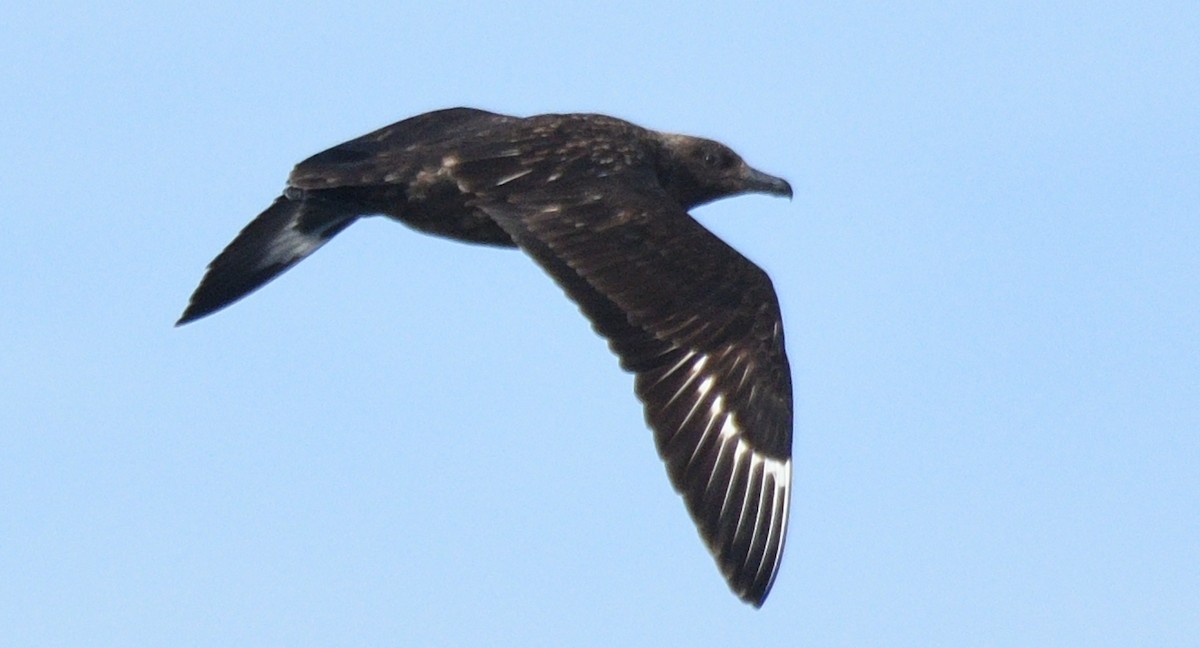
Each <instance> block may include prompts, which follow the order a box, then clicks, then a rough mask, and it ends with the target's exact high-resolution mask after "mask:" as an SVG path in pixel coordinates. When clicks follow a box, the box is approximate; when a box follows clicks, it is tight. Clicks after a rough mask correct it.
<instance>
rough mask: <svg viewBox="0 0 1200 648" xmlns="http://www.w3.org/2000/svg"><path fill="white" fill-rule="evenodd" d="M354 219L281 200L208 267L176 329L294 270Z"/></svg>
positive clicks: (313, 202) (333, 206)
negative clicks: (293, 268)
mask: <svg viewBox="0 0 1200 648" xmlns="http://www.w3.org/2000/svg"><path fill="white" fill-rule="evenodd" d="M357 218H358V214H356V213H354V212H353V211H349V210H347V208H346V206H345V205H344V204H341V203H339V202H337V201H328V200H323V199H321V198H309V197H305V196H297V197H296V198H295V199H293V198H290V197H288V195H286V194H285V195H283V196H280V197H278V198H276V199H275V202H274V203H272V204H271V206H270V207H268V208H267V209H266V211H264V212H263V213H261V214H259V215H258V216H257V217H255V219H254V220H252V221H250V224H248V225H246V227H244V228H242V231H241V232H239V233H238V235H237V236H236V237H234V239H233V241H231V242H230V243H229V245H227V246H225V249H224V250H222V251H221V253H220V254H218V255H217V257H216V258H215V259H213V260H212V263H209V264H208V271H207V272H205V273H204V278H203V279H201V280H200V286H199V287H197V288H196V292H194V293H192V297H191V299H189V300H188V305H187V309H185V310H184V311H183V315H182V316H180V318H179V321H178V322H176V323H175V325H176V326H180V325H182V324H187V323H188V322H191V321H193V320H196V319H199V318H201V317H204V316H205V315H208V314H210V313H212V312H214V311H217V310H220V309H222V308H225V307H226V306H228V305H229V304H232V303H233V302H235V301H237V300H239V299H241V298H242V297H245V296H246V295H248V294H250V293H251V292H254V291H255V290H257V289H258V288H261V287H262V286H263V285H264V284H266V283H267V282H268V281H270V280H272V279H274V278H275V277H277V276H279V275H280V274H281V273H282V272H283V271H285V270H287V269H288V268H290V267H292V266H294V265H296V264H297V263H299V262H300V261H302V260H304V258H305V257H307V256H308V255H310V254H312V253H313V252H315V251H316V250H317V248H319V247H321V246H322V245H325V243H326V242H327V241H329V239H331V238H333V237H334V236H336V235H337V233H338V232H340V231H342V230H344V229H346V228H347V227H349V226H350V224H351V223H353V222H354V221H355V220H356V219H357Z"/></svg>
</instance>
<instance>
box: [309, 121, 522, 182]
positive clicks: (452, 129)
mask: <svg viewBox="0 0 1200 648" xmlns="http://www.w3.org/2000/svg"><path fill="white" fill-rule="evenodd" d="M518 121H519V120H518V119H517V118H515V117H509V116H507V115H499V114H496V113H492V112H488V111H486V110H477V109H475V108H447V109H445V110H435V111H433V112H429V113H425V114H422V115H417V116H416V117H410V118H408V119H405V120H403V121H399V122H396V123H395V124H392V125H390V126H384V127H383V128H380V129H379V130H376V131H372V132H370V133H367V134H366V135H363V136H361V137H356V138H354V139H352V140H350V141H348V142H343V143H342V144H338V145H337V146H335V147H333V148H330V149H326V150H324V151H321V152H320V153H317V154H316V155H313V156H311V157H309V158H308V159H306V160H304V161H303V162H300V163H299V164H297V165H296V167H295V168H294V169H292V173H291V175H290V176H289V177H288V184H289V185H290V186H293V187H297V188H300V189H328V188H332V187H344V186H358V185H370V184H381V183H388V182H391V180H390V179H389V176H392V177H394V178H402V179H404V180H405V181H408V180H410V179H411V175H412V173H415V169H416V168H419V166H420V165H422V164H425V163H427V162H429V161H430V160H429V159H428V158H429V153H430V152H431V151H437V150H440V149H442V148H445V147H446V144H447V143H448V142H464V141H471V140H473V139H479V138H482V137H484V136H485V135H486V134H487V133H489V132H490V131H493V130H494V129H497V128H503V127H505V126H507V125H510V124H512V123H515V122H518ZM485 139H486V138H485ZM434 161H435V162H436V161H438V160H436V159H435V160H434Z"/></svg>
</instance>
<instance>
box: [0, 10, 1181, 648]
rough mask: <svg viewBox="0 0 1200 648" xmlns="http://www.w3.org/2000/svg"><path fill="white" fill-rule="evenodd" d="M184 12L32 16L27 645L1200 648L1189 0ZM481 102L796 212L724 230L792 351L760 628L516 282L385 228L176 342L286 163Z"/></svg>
mask: <svg viewBox="0 0 1200 648" xmlns="http://www.w3.org/2000/svg"><path fill="white" fill-rule="evenodd" d="M172 4H173V3H164V4H163V5H161V6H158V7H156V8H147V7H146V6H144V3H131V4H122V3H107V4H99V3H96V4H74V3H54V2H46V3H38V5H37V6H36V7H32V6H30V7H22V8H18V9H13V10H11V11H10V12H9V16H8V18H7V19H6V20H5V21H3V24H2V25H0V80H2V81H3V87H4V95H5V99H4V101H3V102H0V142H2V143H3V153H2V154H0V188H2V189H3V192H4V196H5V198H6V209H5V212H6V214H7V215H6V216H5V217H4V221H3V222H4V224H5V227H4V237H5V240H6V243H7V244H6V245H5V251H4V253H3V255H0V294H2V295H3V301H4V316H3V317H0V342H2V343H3V346H4V349H5V351H4V353H3V357H2V358H0V380H2V384H3V385H4V388H3V390H0V511H2V515H0V573H3V574H4V576H3V577H2V578H0V644H4V645H13V646H17V645H20V646H33V645H37V646H79V645H88V646H109V645H112V646H116V645H122V646H128V645H181V646H183V645H195V646H229V645H243V646H266V645H281V646H282V645H286V646H302V645H313V646H329V645H478V644H486V645H505V644H507V645H581V646H588V645H592V646H614V645H625V646H641V645H645V646H659V645H690V646H707V645H714V646H715V645H731V644H733V643H735V642H736V643H738V644H739V645H787V646H791V645H795V646H808V645H811V646H838V645H844V646H860V645H980V644H982V645H1022V646H1024V645H1133V644H1140V645H1183V644H1186V643H1189V642H1190V641H1194V639H1195V637H1196V636H1198V635H1200V617H1198V616H1197V614H1196V611H1197V610H1198V609H1200V542H1198V538H1200V435H1198V434H1197V432H1198V431H1200V336H1198V335H1197V332H1198V331H1200V298H1198V292H1200V291H1198V288H1200V281H1198V277H1200V261H1198V258H1200V257H1198V254H1197V250H1198V249H1200V109H1198V105H1200V40H1198V39H1197V38H1196V34H1197V33H1200V8H1198V7H1197V6H1196V4H1195V3H1187V2H1178V3H1166V2H1164V3H1106V2H1089V3H1082V2H1067V3H1056V4H1054V6H1053V7H1047V6H1045V5H1044V3H1025V2H1014V3H1003V4H1002V5H1000V6H996V7H990V8H978V7H970V6H968V5H967V4H966V3H863V4H859V5H856V6H854V7H851V8H847V7H845V6H843V4H842V3H820V4H811V3H803V4H802V3H794V4H790V5H785V4H784V3H776V4H766V3H762V4H755V3H728V4H716V3H707V4H705V3H700V4H697V5H694V6H693V7H692V8H689V9H686V10H681V9H679V8H678V6H675V5H669V4H665V3H648V4H638V5H632V4H631V5H626V6H620V5H616V4H610V5H605V6H603V7H580V6H577V5H575V4H572V3H546V4H539V3H529V4H521V5H518V6H502V5H501V4H499V3H497V4H495V5H494V6H493V5H473V4H469V3H411V4H413V5H414V6H412V7H409V8H404V7H402V6H400V3H374V4H363V5H361V6H359V7H355V8H347V7H346V6H345V5H344V3H336V4H335V3H331V4H329V5H328V6H325V7H312V8H307V7H306V8H300V7H297V6H295V3H274V4H268V3H223V2H213V3H207V4H204V5H200V6H194V5H191V4H188V5H184V4H183V3H179V4H178V5H177V6H172ZM454 105H470V106H476V107H480V108H487V109H491V110H496V111H501V112H509V113H513V114H533V113H539V112H569V111H596V112H605V113H610V114H614V115H617V116H621V117H624V118H627V119H630V120H632V121H635V122H637V123H640V124H643V125H645V126H649V127H652V128H658V129H663V130H671V131H677V132H685V133H690V134H696V135H704V136H708V137H713V138H715V139H719V140H721V141H724V142H726V143H728V144H730V145H731V146H733V147H734V148H735V149H736V150H737V151H739V152H740V153H741V154H743V156H745V157H746V158H747V160H748V161H750V162H751V164H753V165H755V166H757V167H759V168H761V169H763V170H766V171H768V172H771V173H776V174H779V175H783V176H785V177H787V178H788V179H790V180H791V182H792V184H793V186H794V187H795V188H796V198H795V200H793V201H791V202H790V203H789V202H788V201H786V200H778V199H771V198H767V197H761V196H748V197H743V198H737V199H733V200H726V201H723V202H720V203H716V204H713V205H710V206H706V207H703V208H701V209H699V210H698V211H697V212H696V213H697V216H698V217H699V218H700V220H702V221H703V222H704V223H705V224H706V225H707V226H709V227H710V228H711V229H713V230H714V231H715V232H717V233H718V234H720V235H721V236H722V237H724V238H725V239H726V240H727V241H729V242H730V243H731V244H733V245H734V246H735V247H737V248H738V249H740V250H741V251H742V252H743V253H744V254H745V255H747V256H748V257H750V258H751V259H753V260H754V261H756V262H757V263H758V264H760V265H761V266H762V267H763V268H764V269H766V270H767V271H768V272H769V273H771V275H772V277H773V278H774V282H775V286H776V288H777V290H778V292H779V298H780V303H781V306H782V309H783V313H784V317H785V325H786V329H787V335H788V349H789V353H790V356H791V360H792V369H793V378H794V381H795V385H796V410H797V413H796V428H795V433H796V440H795V448H794V450H795V486H794V488H795V491H794V496H793V501H792V512H791V513H792V515H791V520H792V527H791V534H790V537H789V541H788V547H787V553H786V555H785V558H784V563H783V567H782V569H781V571H780V574H779V576H778V580H777V581H776V584H775V589H774V591H773V592H772V594H771V597H770V599H768V601H767V603H766V605H765V607H764V608H763V609H762V610H758V611H755V610H753V609H751V608H749V607H747V606H745V605H742V604H741V603H739V602H738V601H737V600H736V599H735V598H734V597H733V596H732V595H731V594H730V593H729V592H728V591H727V589H726V588H725V585H724V583H723V582H722V580H721V578H720V576H719V574H718V573H717V570H716V568H715V567H714V565H713V563H712V561H711V560H710V558H709V557H708V555H707V554H706V552H705V550H704V548H703V546H702V544H701V543H700V541H699V539H698V536H697V535H696V533H695V530H694V529H693V527H692V525H691V522H690V520H689V519H688V517H687V514H686V513H685V511H684V508H683V505H682V503H681V501H680V500H679V498H678V497H677V496H676V495H675V494H674V493H673V492H672V490H671V488H670V486H669V484H668V482H667V479H666V475H665V472H664V470H663V468H662V466H661V463H660V462H659V460H658V458H657V456H656V455H655V453H654V449H653V442H652V438H651V435H650V433H649V431H647V430H646V428H645V425H644V423H643V421H642V415H641V411H640V407H639V405H638V403H637V401H636V400H635V398H634V396H633V393H632V378H631V377H630V376H628V375H626V374H624V373H622V372H621V371H620V370H619V369H618V367H617V363H616V360H615V358H614V357H612V356H611V354H610V353H609V352H608V350H607V348H606V346H605V344H604V343H603V342H602V341H601V340H600V339H599V338H598V337H596V336H595V335H594V334H593V333H592V331H591V330H590V327H589V326H588V325H587V323H586V322H585V321H584V319H583V318H582V317H581V316H580V315H579V313H578V312H577V310H576V309H575V307H574V306H573V305H572V304H571V303H570V302H569V301H568V300H566V299H565V298H564V297H563V296H562V294H561V292H560V291H559V289H558V288H557V287H556V286H555V285H554V284H553V283H552V282H551V281H550V280H549V279H548V278H547V277H545V276H544V275H542V273H541V272H540V271H539V270H538V269H537V268H536V267H535V266H534V264H533V263H532V262H530V261H529V260H528V259H526V258H524V257H523V256H522V255H521V254H519V253H516V252H512V251H503V250H495V249H486V248H478V247H471V246H467V245H461V244H456V243H452V242H448V241H444V240H439V239H434V238H431V237H428V236H423V235H420V234H417V233H415V232H413V231H410V230H408V229H406V228H404V227H401V226H398V225H396V224H394V223H390V222H387V221H384V220H383V219H370V220H368V221H366V222H362V223H359V224H356V225H355V226H354V227H352V228H351V229H349V230H347V231H346V232H345V233H344V234H342V235H341V236H339V237H338V239H337V240H335V241H334V242H333V243H331V244H330V245H328V246H327V247H326V248H324V249H322V250H321V251H320V252H319V253H318V254H316V255H314V256H313V257H312V258H311V259H309V260H307V261H305V262H304V263H303V264H301V265H300V266H298V267H297V268H295V269H294V270H292V271H291V272H289V273H287V274H286V275H285V276H284V277H282V278H281V279H280V280H278V281H276V282H275V283H273V284H271V285H269V286H268V287H267V288H265V289H263V290H262V291H260V292H259V293H256V294H254V295H253V296H252V297H251V298H249V299H247V300H245V301H243V302H241V303H238V304H237V305H235V306H234V307H232V308H230V309H228V310H226V311H223V312H221V313H219V314H217V315H215V316H213V317H211V318H209V319H205V320H202V321H200V322H197V323H194V324H192V325H189V326H187V327H184V328H180V329H175V328H173V327H172V323H173V322H174V320H175V318H176V317H177V316H178V315H179V313H180V312H181V310H182V308H183V306H184V305H185V303H186V300H187V297H188V295H189V294H190V292H191V290H192V289H193V288H194V287H195V285H196V283H197V282H198V281H199V279H200V277H201V274H202V271H203V269H204V266H205V264H207V262H208V261H209V260H210V259H211V258H212V256H214V255H215V254H216V253H217V252H218V251H220V249H221V248H222V247H223V246H224V245H225V244H226V243H227V242H228V241H229V240H230V239H231V238H232V236H233V235H234V234H236V233H237V231H238V230H239V229H240V228H241V227H242V226H243V225H244V224H245V223H246V222H248V221H249V220H250V219H251V218H252V217H253V216H254V215H256V214H257V213H258V212H259V211H261V210H262V209H263V208H265V207H266V206H267V205H268V204H269V203H270V201H271V200H272V199H273V198H274V197H275V196H276V195H277V194H278V192H279V190H280V189H281V188H282V186H283V182H284V179H285V178H286V175H287V172H288V171H289V169H290V168H291V165H292V164H294V163H295V162H297V161H299V160H301V159H303V158H304V157H306V156H308V155H310V154H312V153H315V152H317V151H320V150H322V149H324V148H326V147H328V146H331V145H334V144H337V143H338V142H341V141H343V140H345V139H348V138H351V137H354V136H356V135H359V134H361V133H364V132H366V131H368V130H371V129H374V128H377V127H379V126H382V125H385V124H387V123H390V122H392V121H395V120H398V119H401V118H404V117H407V116H410V115H413V114H416V113H420V112H424V111H426V110H430V109H434V108H439V107H446V106H454Z"/></svg>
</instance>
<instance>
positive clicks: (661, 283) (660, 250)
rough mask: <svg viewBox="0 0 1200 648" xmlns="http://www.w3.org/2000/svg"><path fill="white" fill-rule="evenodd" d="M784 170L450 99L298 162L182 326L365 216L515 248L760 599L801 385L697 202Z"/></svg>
mask: <svg viewBox="0 0 1200 648" xmlns="http://www.w3.org/2000/svg"><path fill="white" fill-rule="evenodd" d="M748 192H759V193H766V194H772V195H778V196H787V197H789V198H790V197H791V196H792V188H791V186H790V185H789V184H788V183H787V182H786V181H785V180H783V179H782V178H777V177H774V176H771V175H767V174H765V173H763V172H761V171H757V170H755V169H753V168H751V167H750V166H748V165H747V164H746V163H745V162H744V161H743V160H742V158H741V157H739V156H738V155H737V154H736V153H734V152H733V151H732V150H730V149H729V148H728V147H726V146H724V145H722V144H720V143H717V142H714V141H712V140H708V139H702V138H698V137H690V136H686V135H676V134H669V133H661V132H657V131H653V130H649V129H645V128H642V127H639V126H636V125H634V124H631V123H629V122H626V121H623V120H620V119H616V118H613V117H608V116H605V115H596V114H551V115H537V116H533V117H527V118H520V117H511V116H507V115H500V114H496V113H491V112H486V111H483V110H476V109H472V108H451V109H446V110H439V111H434V112H430V113H425V114H422V115H417V116H415V117H412V118H409V119H406V120H403V121H400V122H397V123H395V124H392V125H391V126H386V127H384V128H381V129H379V130H377V131H374V132H371V133H368V134H366V135H363V136H362V137H359V138H356V139H353V140H350V141H348V142H345V143H344V144H339V145H338V146H335V147H333V148H331V149H328V150H326V151H323V152H321V153H318V154H316V155H314V156H312V157H310V158H308V159H306V160H304V161H303V162H301V163H299V164H298V165H296V167H295V168H294V169H293V170H292V173H291V175H290V176H289V177H288V181H287V187H286V188H285V189H284V191H283V194H282V195H281V196H279V197H278V198H276V199H275V202H274V203H273V204H272V205H271V206H270V207H268V208H267V209H266V211H264V212H263V213H261V214H259V215H258V217H257V218H255V219H254V220H253V221H251V222H250V224H249V225H247V226H246V227H245V228H244V229H242V231H241V233H239V234H238V235H237V237H236V238H234V239H233V242H231V243H230V244H229V245H228V246H227V247H226V248H225V249H224V250H223V251H222V252H221V253H220V254H219V255H217V257H216V258H215V259H213V261H212V263H210V264H209V265H208V270H207V272H206V273H205V275H204V278H203V280H202V281H201V282H200V286H199V287H198V288H197V289H196V291H195V293H194V294H193V295H192V297H191V300H190V302H189V303H188V306H187V309H186V310H185V311H184V312H183V315H182V317H180V319H179V321H178V323H177V324H176V325H177V326H178V325H180V324H185V323H187V322H191V321H193V320H196V319H198V318H201V317H204V316H205V315H208V314H210V313H212V312H214V311H216V310H219V309H221V308H224V307H225V306H228V305H229V304H231V303H232V302H234V301H236V300H238V299H241V298H242V297H244V296H246V295H247V294H249V293H250V292H252V291H254V290H256V289H258V288H259V287H261V286H262V285H263V284H265V283H267V282H268V281H270V280H272V279H274V278H275V277H277V276H278V275H279V274H280V273H282V272H284V271H285V270H287V269H288V268H290V267H292V266H293V265H295V264H296V263H298V262H299V261H301V260H302V259H304V258H305V257H307V256H308V255H310V254H312V253H313V252H314V251H316V250H317V248H319V247H321V246H322V245H324V244H325V243H327V242H328V241H329V239H331V238H333V237H334V236H336V235H337V233H338V232H341V231H342V230H344V229H346V228H347V227H348V226H350V225H351V224H352V223H354V221H355V220H357V219H358V218H359V217H361V216H368V215H375V214H382V215H385V216H388V217H389V218H392V219H394V220H397V221H400V222H401V223H403V224H405V225H408V226H409V227H412V228H414V229H416V230H419V231H422V232H426V233H429V234H434V235H438V236H443V237H446V238H450V239H455V240H459V241H465V242H468V243H479V244H484V245H492V246H500V247H510V248H512V247H515V248H520V249H521V250H523V251H524V252H525V253H527V254H528V255H529V256H531V257H533V260H534V261H535V262H537V264H538V265H540V266H541V267H542V269H543V270H545V271H546V272H547V273H548V274H549V275H550V276H551V277H553V278H554V280H555V281H557V282H558V284H559V285H560V286H561V287H562V289H563V290H564V291H565V292H566V293H567V295H568V296H569V297H570V298H571V299H573V300H574V301H575V302H576V303H577V304H578V306H579V308H580V309H581V310H582V311H583V313H584V315H585V316H587V318H588V319H589V320H591V323H592V326H593V327H594V328H595V330H596V331H597V332H598V333H599V334H600V335H602V336H603V337H605V338H606V339H607V340H608V343H609V346H610V347H611V348H612V350H613V351H614V352H615V353H616V355H617V356H618V357H619V358H620V364H621V366H622V367H623V368H624V369H625V370H627V371H630V372H632V373H634V374H635V381H634V388H635V391H636V393H637V396H638V398H640V399H641V401H642V403H643V405H644V407H645V415H646V421H647V423H648V425H649V426H650V428H651V429H652V430H653V432H654V438H655V442H656V445H657V447H658V452H659V454H660V456H661V457H662V459H663V461H664V462H665V463H666V467H667V473H668V475H669V477H670V480H671V483H672V484H673V485H674V487H675V489H676V490H677V491H679V492H680V493H681V494H682V496H683V500H684V502H685V504H686V506H687V509H688V511H689V512H690V513H691V516H692V518H693V520H694V521H695V523H696V526H697V528H698V530H699V532H700V536H701V537H702V538H703V540H704V542H705V543H706V544H707V546H708V548H709V550H710V551H711V552H712V554H713V556H714V558H715V559H716V562H717V565H718V567H719V568H720V570H721V572H722V574H723V575H724V577H725V579H726V581H727V582H728V584H729V587H730V588H731V589H732V590H733V592H734V593H735V594H736V595H737V596H739V597H740V598H742V599H743V600H744V601H746V602H748V603H750V604H752V605H754V606H756V607H758V606H761V605H762V603H763V601H764V600H765V599H766V596H767V594H768V592H770V590H771V585H772V584H773V583H774V581H775V575H776V573H777V572H778V570H779V563H780V558H781V556H782V554H783V546H784V537H785V535H786V533H787V523H788V508H789V502H790V492H791V481H792V460H791V448H792V382H791V373H790V370H789V367H788V361H787V355H786V353H785V351H784V341H783V325H782V320H781V317H780V312H779V303H778V300H777V299H776V296H775V290H774V288H773V287H772V284H771V280H770V279H769V278H768V277H767V275H766V273H765V272H763V271H762V270H761V269H760V268H759V267H758V266H756V265H754V264H753V263H752V262H750V261H749V260H747V259H746V258H745V257H743V256H742V255H741V254H739V253H738V252H737V251H736V250H734V249H733V248H731V247H730V246H729V245H727V244H726V243H725V242H723V241H722V240H720V239H719V238H717V237H716V236H715V235H713V234H712V233H711V232H709V231H708V230H706V229H705V228H704V227H703V226H701V225H700V224H699V223H697V222H696V221H695V220H694V219H693V218H692V217H691V216H690V215H689V214H688V210H690V209H691V208H693V207H696V206H697V205H701V204H704V203H707V202H710V201H713V200H716V199H718V198H724V197H727V196H734V195H737V194H742V193H748Z"/></svg>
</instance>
